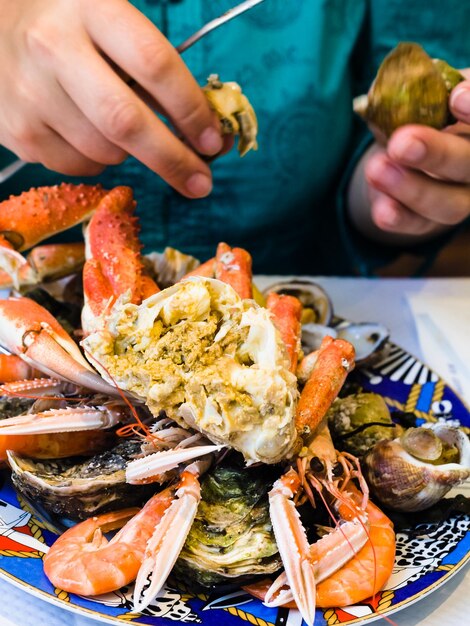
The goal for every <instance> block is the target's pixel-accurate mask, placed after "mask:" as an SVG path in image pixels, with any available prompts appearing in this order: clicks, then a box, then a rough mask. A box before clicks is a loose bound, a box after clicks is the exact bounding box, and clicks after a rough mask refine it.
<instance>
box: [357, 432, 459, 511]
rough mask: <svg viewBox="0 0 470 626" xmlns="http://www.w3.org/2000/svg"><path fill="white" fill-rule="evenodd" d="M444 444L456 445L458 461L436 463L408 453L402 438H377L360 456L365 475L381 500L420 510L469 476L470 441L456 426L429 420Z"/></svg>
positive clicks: (398, 507)
mask: <svg viewBox="0 0 470 626" xmlns="http://www.w3.org/2000/svg"><path fill="white" fill-rule="evenodd" d="M422 428H430V429H432V430H433V432H434V433H435V434H436V435H437V437H439V439H440V440H441V441H442V442H443V444H444V445H446V444H447V446H455V447H456V448H457V450H458V456H459V462H458V463H442V464H435V463H431V462H424V461H420V460H419V459H417V458H416V457H414V456H412V455H411V454H409V453H408V452H407V451H406V450H405V448H404V447H403V444H402V441H401V439H394V440H393V441H379V442H378V443H377V444H376V445H375V446H374V447H373V448H372V450H371V451H370V452H368V453H367V454H366V455H365V456H364V458H363V465H364V476H365V478H366V480H367V483H368V484H369V487H370V488H371V491H372V493H373V494H374V496H375V497H376V498H377V499H378V500H380V502H381V503H382V504H384V505H385V506H388V507H390V508H391V509H396V510H399V511H421V510H423V509H427V508H429V507H430V506H432V505H433V504H435V503H436V502H438V501H439V500H440V499H441V498H443V497H444V496H445V494H446V493H448V492H449V491H450V489H451V488H452V487H454V486H456V485H458V484H460V483H462V482H463V481H464V480H466V479H467V478H469V477H470V442H469V440H468V437H467V436H466V435H465V434H464V433H463V432H462V431H461V430H459V429H457V428H452V427H450V426H446V425H445V424H428V425H426V426H423V427H422Z"/></svg>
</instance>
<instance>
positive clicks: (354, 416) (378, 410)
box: [327, 393, 397, 456]
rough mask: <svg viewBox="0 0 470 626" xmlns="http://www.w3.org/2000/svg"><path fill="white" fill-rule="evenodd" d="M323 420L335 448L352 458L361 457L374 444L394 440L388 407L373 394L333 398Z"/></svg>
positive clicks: (393, 430)
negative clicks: (352, 455)
mask: <svg viewBox="0 0 470 626" xmlns="http://www.w3.org/2000/svg"><path fill="white" fill-rule="evenodd" d="M327 419H328V425H329V427H330V432H331V436H332V438H333V442H334V444H335V448H337V449H338V450H345V451H346V452H350V453H351V454H354V456H362V455H363V454H365V453H366V452H368V451H369V450H370V449H371V448H372V447H373V446H374V445H375V444H376V443H377V442H378V441H381V440H383V439H387V440H390V439H394V438H395V437H396V435H397V432H396V426H395V424H394V423H393V421H392V418H391V417H390V411H389V410H388V406H387V405H386V404H385V400H384V399H383V397H382V396H380V395H379V394H377V393H356V394H354V395H350V396H346V397H345V398H337V399H336V400H335V401H334V403H333V404H332V406H331V407H330V409H329V411H328V413H327Z"/></svg>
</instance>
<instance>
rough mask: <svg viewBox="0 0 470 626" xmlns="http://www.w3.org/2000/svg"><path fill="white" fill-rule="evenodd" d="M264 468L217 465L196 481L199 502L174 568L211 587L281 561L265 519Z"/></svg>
mask: <svg viewBox="0 0 470 626" xmlns="http://www.w3.org/2000/svg"><path fill="white" fill-rule="evenodd" d="M265 474H266V471H265V469H260V468H257V469H256V470H245V469H239V468H235V467H223V466H218V467H216V468H215V469H214V470H213V471H212V472H211V473H210V474H207V475H206V476H205V477H204V478H203V480H202V484H201V495H202V498H201V502H200V504H199V507H198V510H197V515H196V519H195V521H194V524H193V526H192V527H191V530H190V532H189V535H188V538H187V539H186V543H185V545H184V547H183V550H182V551H181V553H180V556H179V558H178V560H177V562H176V564H175V567H174V570H173V573H174V575H175V576H176V577H178V578H181V579H183V580H184V581H185V582H186V583H187V582H188V581H189V582H190V583H191V584H196V585H200V586H203V587H210V586H212V585H215V584H220V583H222V582H227V581H228V580H229V581H230V582H231V583H241V582H243V581H245V580H246V579H247V578H252V577H253V576H255V575H260V574H263V575H267V574H272V573H274V572H276V571H277V570H278V569H279V568H280V567H281V565H282V563H281V559H280V556H279V552H278V549H277V545H276V540H275V538H274V533H273V529H272V525H271V521H270V518H269V504H268V497H267V492H268V489H269V488H270V485H271V484H272V481H270V480H269V478H268V477H266V476H265Z"/></svg>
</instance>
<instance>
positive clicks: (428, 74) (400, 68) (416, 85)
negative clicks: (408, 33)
mask: <svg viewBox="0 0 470 626" xmlns="http://www.w3.org/2000/svg"><path fill="white" fill-rule="evenodd" d="M462 80H463V76H462V75H461V74H460V72H458V71H457V70H456V69H454V68H453V67H451V66H450V65H448V64H447V63H446V62H445V61H442V60H440V59H431V57H430V56H429V55H428V54H427V53H426V52H425V51H424V50H423V48H422V47H421V46H419V45H418V44H416V43H400V44H398V46H397V47H396V48H394V49H393V50H392V51H391V52H390V53H389V54H388V55H387V57H386V58H385V59H384V61H383V62H382V65H381V66H380V68H379V71H378V73H377V76H376V78H375V80H374V82H373V83H372V85H371V88H370V90H369V93H368V94H367V96H365V95H364V96H359V97H358V98H355V100H354V102H353V108H354V110H355V112H356V113H358V114H359V115H360V116H361V117H363V118H364V119H365V120H366V121H367V122H368V123H370V124H372V125H373V126H374V127H375V128H377V129H378V130H379V131H380V132H381V133H383V135H384V136H385V137H386V138H388V137H390V135H391V134H392V133H393V131H394V130H395V129H397V128H399V127H400V126H403V125H405V124H425V125H426V126H432V127H433V128H438V129H440V128H444V127H445V126H447V125H448V124H450V123H452V122H453V121H454V120H453V119H452V116H451V114H450V111H449V94H450V92H451V90H452V89H453V88H454V87H455V85H457V84H458V83H459V82H460V81H462Z"/></svg>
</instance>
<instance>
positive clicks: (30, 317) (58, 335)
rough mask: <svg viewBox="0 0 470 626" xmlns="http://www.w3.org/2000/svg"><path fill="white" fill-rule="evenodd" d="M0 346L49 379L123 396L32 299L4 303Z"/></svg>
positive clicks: (0, 315)
mask: <svg viewBox="0 0 470 626" xmlns="http://www.w3.org/2000/svg"><path fill="white" fill-rule="evenodd" d="M0 345H2V346H4V347H6V348H7V350H8V351H9V352H12V353H13V354H16V355H17V356H20V357H21V358H22V359H23V360H24V361H26V363H27V364H28V365H30V366H31V367H33V368H37V369H39V370H41V371H42V372H43V373H44V374H46V375H48V376H51V377H59V378H61V379H63V380H66V381H69V382H72V383H75V384H77V385H79V386H81V387H87V388H88V389H92V390H93V391H96V392H98V393H104V394H106V395H112V396H119V395H120V394H119V393H118V391H117V390H116V388H115V387H113V386H111V385H109V384H108V383H106V382H105V381H104V380H103V379H102V378H101V376H99V375H98V374H96V373H95V372H94V371H93V369H92V368H91V366H90V365H89V364H88V363H87V361H86V360H85V359H84V358H83V356H82V354H81V352H80V349H79V347H78V346H77V344H76V343H75V342H74V341H73V340H72V339H71V337H70V336H69V335H68V334H67V332H66V331H65V330H64V329H63V328H62V326H61V325H60V324H59V322H58V321H57V320H56V319H55V318H54V317H53V316H52V315H51V314H50V313H49V312H48V311H46V309H44V308H43V307H42V306H41V305H39V304H37V303H36V302H34V301H33V300H30V299H29V298H8V299H6V300H0Z"/></svg>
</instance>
